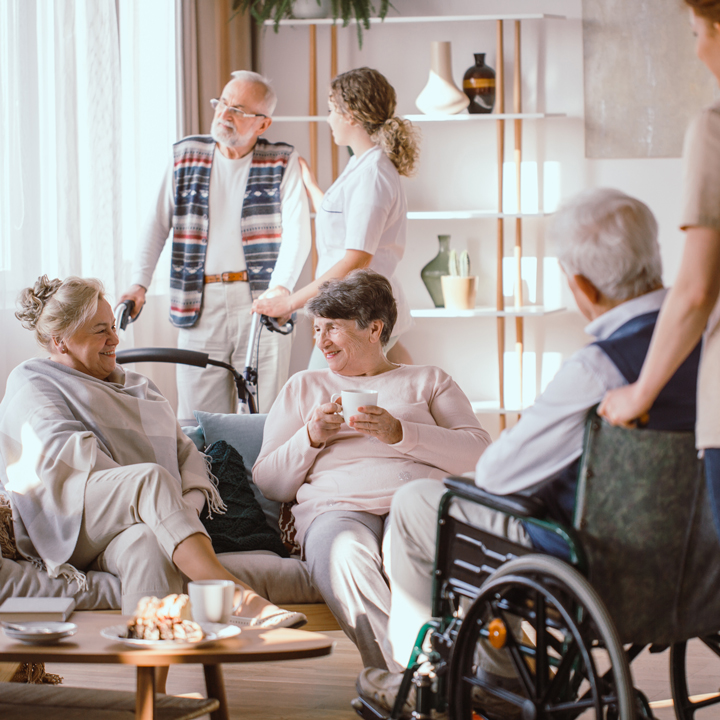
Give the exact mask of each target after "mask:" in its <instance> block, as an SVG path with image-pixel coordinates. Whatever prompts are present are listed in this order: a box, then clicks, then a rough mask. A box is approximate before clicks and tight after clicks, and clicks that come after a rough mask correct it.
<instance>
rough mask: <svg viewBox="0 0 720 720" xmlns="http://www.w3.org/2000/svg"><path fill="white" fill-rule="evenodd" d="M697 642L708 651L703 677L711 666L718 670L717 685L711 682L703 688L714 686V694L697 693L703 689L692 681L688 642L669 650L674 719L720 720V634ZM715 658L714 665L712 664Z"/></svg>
mask: <svg viewBox="0 0 720 720" xmlns="http://www.w3.org/2000/svg"><path fill="white" fill-rule="evenodd" d="M689 642H690V641H689ZM696 642H700V643H702V644H703V645H704V646H705V652H703V654H702V659H703V660H704V662H705V668H704V672H703V677H705V676H707V674H708V672H707V671H708V667H712V668H714V669H715V671H716V674H715V675H714V678H713V679H714V683H713V681H712V680H709V681H708V682H707V687H705V688H702V689H703V690H708V689H709V687H710V686H713V687H714V688H715V692H702V693H698V692H696V691H697V690H700V689H701V688H698V687H695V685H694V683H692V684H691V683H690V681H689V676H690V672H689V668H688V664H687V642H681V643H676V644H675V645H673V646H672V647H671V648H670V685H671V688H672V698H673V706H674V708H675V716H676V717H677V718H678V720H706V718H707V720H709V719H710V718H716V717H718V714H720V707H718V706H719V705H720V690H719V689H717V688H718V684H719V683H720V633H715V634H714V635H706V636H704V637H700V638H697V640H696ZM713 656H714V660H715V662H714V663H713V662H712V661H713ZM710 663H712V665H711V664H710ZM711 672H712V671H711ZM705 679H706V680H707V678H706V677H705Z"/></svg>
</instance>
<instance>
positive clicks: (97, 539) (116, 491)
mask: <svg viewBox="0 0 720 720" xmlns="http://www.w3.org/2000/svg"><path fill="white" fill-rule="evenodd" d="M196 533H202V534H204V535H207V532H206V531H205V528H204V527H203V524H202V523H201V522H200V519H199V518H198V516H197V512H196V511H195V510H194V509H193V508H191V507H189V506H188V505H186V504H185V501H184V500H183V498H182V489H181V487H180V483H179V482H178V480H176V479H175V478H174V477H173V476H172V475H171V474H170V473H169V472H168V471H167V470H165V468H163V467H161V466H160V465H157V464H154V463H141V464H137V465H127V466H125V467H121V468H113V469H111V470H100V471H97V472H93V473H91V474H90V477H89V478H88V481H87V484H86V486H85V505H84V512H83V520H82V525H81V527H80V534H79V536H78V541H77V545H76V546H75V551H74V552H73V555H72V557H71V558H70V560H69V562H70V564H71V565H74V566H75V567H76V568H78V569H80V570H85V569H92V570H104V571H105V572H109V573H112V574H113V575H116V576H117V577H118V578H120V584H121V587H122V611H123V614H132V612H133V611H134V610H135V606H136V605H137V602H138V600H139V599H140V598H142V597H145V596H146V595H155V596H157V597H164V596H165V595H168V594H170V593H178V592H182V589H183V582H184V579H185V578H184V576H183V574H182V573H181V572H180V570H178V568H177V567H176V566H175V564H174V563H173V562H172V555H173V553H174V552H175V548H176V547H177V546H178V545H179V544H180V543H181V542H182V541H183V540H185V539H186V538H188V537H190V536H191V535H194V534H196Z"/></svg>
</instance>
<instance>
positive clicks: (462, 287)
mask: <svg viewBox="0 0 720 720" xmlns="http://www.w3.org/2000/svg"><path fill="white" fill-rule="evenodd" d="M448 270H449V272H450V274H449V275H443V276H442V277H441V278H440V281H441V282H442V291H443V297H444V298H445V307H446V308H447V309H448V310H472V309H473V308H474V307H475V296H476V294H477V282H478V278H477V276H476V275H473V276H471V275H470V256H469V255H468V253H467V250H463V251H462V252H461V253H460V257H459V258H458V254H457V252H456V251H455V250H451V251H450V260H449V262H448Z"/></svg>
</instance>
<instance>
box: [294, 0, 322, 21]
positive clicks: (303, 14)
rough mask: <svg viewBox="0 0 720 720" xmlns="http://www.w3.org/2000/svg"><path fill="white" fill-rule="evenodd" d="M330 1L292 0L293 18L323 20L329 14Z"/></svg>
mask: <svg viewBox="0 0 720 720" xmlns="http://www.w3.org/2000/svg"><path fill="white" fill-rule="evenodd" d="M331 8H332V2H331V0H293V3H292V14H293V17H294V18H325V17H327V16H328V15H329V14H330V10H331Z"/></svg>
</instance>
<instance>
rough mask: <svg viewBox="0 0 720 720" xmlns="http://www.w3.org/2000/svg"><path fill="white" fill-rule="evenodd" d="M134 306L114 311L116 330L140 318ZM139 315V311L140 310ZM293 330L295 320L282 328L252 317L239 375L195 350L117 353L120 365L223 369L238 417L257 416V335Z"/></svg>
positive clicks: (122, 305) (263, 317)
mask: <svg viewBox="0 0 720 720" xmlns="http://www.w3.org/2000/svg"><path fill="white" fill-rule="evenodd" d="M134 307H135V303H134V302H133V301H132V300H128V301H126V302H123V303H120V305H118V307H117V309H116V311H115V326H116V328H117V329H118V330H125V328H126V327H127V326H128V324H130V323H133V322H135V320H137V319H138V318H139V317H140V313H138V314H137V315H136V316H135V317H134V318H133V317H131V315H130V313H131V312H132V311H133V309H134ZM141 312H142V310H141ZM294 326H295V319H294V317H293V318H290V319H289V320H288V322H286V323H285V324H284V325H280V324H279V323H278V322H277V320H276V319H275V318H271V317H268V316H267V315H258V314H257V313H253V316H252V323H251V325H250V337H249V338H248V347H247V353H246V355H245V369H244V370H243V372H242V373H240V372H238V371H237V370H236V369H235V368H234V367H233V366H232V365H230V363H226V362H223V361H222V360H213V359H212V358H211V357H210V355H209V354H208V353H204V352H199V351H197V350H181V349H179V348H130V349H128V350H120V351H118V352H117V353H116V358H117V361H118V362H119V363H120V364H125V363H135V362H164V363H175V364H180V365H194V366H195V367H201V368H205V367H207V366H208V365H213V366H215V367H222V368H225V369H226V370H227V371H228V372H229V373H230V374H231V375H232V376H233V380H234V381H235V387H236V388H237V393H238V414H240V415H248V414H256V413H257V412H258V406H257V383H258V371H257V350H258V345H259V342H260V333H261V332H262V330H263V328H266V329H267V330H268V331H270V332H277V333H280V334H281V335H289V334H290V333H291V332H292V331H293V328H294Z"/></svg>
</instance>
